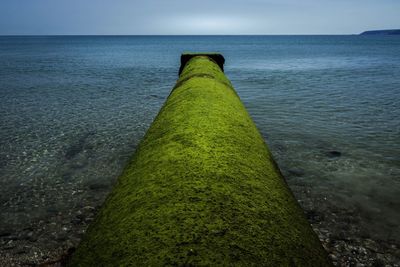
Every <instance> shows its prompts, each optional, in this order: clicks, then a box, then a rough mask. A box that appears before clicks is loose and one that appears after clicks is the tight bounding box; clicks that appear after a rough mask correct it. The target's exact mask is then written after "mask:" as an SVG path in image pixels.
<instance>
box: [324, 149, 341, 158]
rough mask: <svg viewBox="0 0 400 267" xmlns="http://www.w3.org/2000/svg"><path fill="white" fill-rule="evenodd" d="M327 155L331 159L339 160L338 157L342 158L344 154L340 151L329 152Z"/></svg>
mask: <svg viewBox="0 0 400 267" xmlns="http://www.w3.org/2000/svg"><path fill="white" fill-rule="evenodd" d="M327 155H328V156H329V157H331V158H338V157H340V156H341V155H342V153H341V152H339V151H335V150H333V151H329V152H328V153H327Z"/></svg>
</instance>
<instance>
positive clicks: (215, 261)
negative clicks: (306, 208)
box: [70, 54, 331, 266]
mask: <svg viewBox="0 0 400 267" xmlns="http://www.w3.org/2000/svg"><path fill="white" fill-rule="evenodd" d="M221 265H223V266H331V262H330V260H329V259H328V256H327V253H326V252H325V251H324V249H323V247H322V245H321V243H320V241H319V240H318V237H317V235H316V234H315V233H314V232H313V230H312V228H311V227H310V225H309V223H308V222H307V220H306V217H305V215H304V213H303V210H302V209H301V208H300V206H299V205H298V203H297V201H296V200H295V199H294V197H293V195H292V193H291V191H290V190H289V188H288V186H287V184H286V182H285V181H284V178H283V177H282V175H281V173H280V171H279V169H278V167H277V165H276V163H275V161H274V160H273V158H272V156H271V153H270V152H269V150H268V148H267V146H266V144H265V142H264V139H263V137H262V135H261V134H260V133H259V131H258V129H257V127H256V126H255V124H254V122H253V121H252V119H251V118H250V116H249V114H248V113H247V111H246V109H245V107H244V105H243V104H242V102H241V101H240V99H239V97H238V95H237V93H236V92H235V90H234V89H233V87H232V85H231V83H230V81H229V80H228V78H227V77H226V76H225V74H224V73H223V71H222V68H221V67H220V66H219V65H218V64H217V63H216V61H215V60H213V59H212V58H210V57H208V56H205V55H204V54H202V55H193V54H191V57H190V59H189V60H188V61H187V62H186V63H185V64H184V66H183V68H182V73H181V75H180V78H179V80H178V81H177V85H176V86H175V87H174V89H173V90H172V92H171V94H170V95H169V97H168V99H167V100H166V102H165V103H164V105H163V107H162V108H161V111H160V112H159V114H158V115H157V117H156V118H155V120H154V122H153V123H152V125H151V127H150V129H149V130H148V131H147V133H146V135H145V137H144V138H143V140H142V141H141V143H140V145H139V146H138V148H137V150H136V152H135V154H134V156H133V158H132V159H131V161H130V162H129V163H128V165H127V167H126V168H125V170H124V172H123V173H122V175H121V176H120V177H119V179H118V181H117V183H116V185H115V186H114V188H113V190H112V192H111V193H110V195H109V196H108V198H107V199H106V201H105V203H104V205H103V206H102V208H101V209H100V211H99V213H98V214H97V216H96V218H95V220H94V221H93V223H92V224H91V225H90V226H89V228H88V231H87V233H86V235H85V236H84V238H83V240H82V242H81V244H80V245H79V247H78V248H77V250H76V252H75V254H74V255H73V256H72V260H71V262H70V266H221Z"/></svg>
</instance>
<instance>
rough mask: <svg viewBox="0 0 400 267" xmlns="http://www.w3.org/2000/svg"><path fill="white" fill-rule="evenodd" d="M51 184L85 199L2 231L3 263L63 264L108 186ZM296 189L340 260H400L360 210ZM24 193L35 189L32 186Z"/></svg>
mask: <svg viewBox="0 0 400 267" xmlns="http://www.w3.org/2000/svg"><path fill="white" fill-rule="evenodd" d="M291 172H292V174H290V173H288V174H287V175H301V173H299V172H300V171H299V170H297V172H298V173H295V171H294V170H292V171H291ZM293 173H295V174H293ZM49 190H50V191H51V192H53V193H52V194H51V195H50V197H53V198H61V199H64V200H66V201H67V200H68V199H70V198H71V196H73V197H74V198H75V199H79V203H80V204H79V205H77V206H75V207H71V208H70V209H68V210H65V211H64V212H58V211H56V210H55V211H54V216H51V217H48V218H47V219H46V220H39V221H36V222H35V223H32V224H31V225H30V226H29V227H26V228H24V229H19V230H18V231H12V230H11V229H10V230H9V231H7V230H3V231H2V232H0V266H36V265H37V264H43V265H41V266H62V263H63V262H64V261H65V259H67V258H68V253H70V252H72V251H73V249H74V248H75V247H76V246H77V245H78V243H79V240H80V239H81V237H82V235H83V234H84V233H85V230H86V228H87V226H88V224H89V223H90V222H91V221H92V220H93V218H94V216H95V214H96V212H97V210H98V209H99V206H100V203H101V201H102V200H103V199H104V197H105V196H106V194H107V192H108V190H107V189H105V188H102V187H98V188H97V187H96V186H94V187H93V188H91V189H89V190H94V191H96V194H95V195H96V196H97V197H96V198H88V194H87V192H85V191H84V190H79V189H77V188H75V187H74V186H72V185H68V184H67V185H60V188H52V189H50V188H49ZM292 190H293V192H294V194H295V196H296V198H297V199H298V201H299V202H300V204H301V206H302V207H303V208H304V210H305V214H306V216H307V218H308V220H309V222H310V223H311V225H312V227H313V229H314V230H315V232H316V233H317V234H318V236H319V238H320V240H321V242H322V244H323V245H324V247H325V249H326V250H327V251H328V252H329V255H330V258H331V259H332V261H333V263H334V265H335V266H399V262H400V249H399V248H400V246H399V244H398V243H396V241H395V240H393V241H390V240H385V241H383V240H379V239H375V238H372V237H371V235H370V233H368V232H367V231H365V230H363V229H360V228H359V227H358V225H359V224H358V222H359V220H361V218H360V216H359V214H358V213H357V210H345V209H343V208H339V207H335V206H334V205H332V201H331V199H330V198H331V196H329V195H318V194H315V193H312V192H311V191H312V190H310V188H307V187H306V186H302V185H294V186H292ZM25 194H33V195H35V192H29V191H28V186H27V191H26V192H25ZM36 200H38V199H35V198H34V199H33V201H36Z"/></svg>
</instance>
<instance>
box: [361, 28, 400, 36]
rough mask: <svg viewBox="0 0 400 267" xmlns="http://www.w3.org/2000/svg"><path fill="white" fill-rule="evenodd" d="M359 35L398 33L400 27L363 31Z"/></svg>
mask: <svg viewBox="0 0 400 267" xmlns="http://www.w3.org/2000/svg"><path fill="white" fill-rule="evenodd" d="M360 35H400V29H396V30H377V31H365V32H362V33H360Z"/></svg>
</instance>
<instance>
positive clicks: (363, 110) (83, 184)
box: [0, 36, 400, 241]
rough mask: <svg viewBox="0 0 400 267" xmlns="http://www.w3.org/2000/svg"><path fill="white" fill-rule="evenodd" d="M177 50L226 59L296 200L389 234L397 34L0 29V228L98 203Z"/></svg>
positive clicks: (398, 216) (393, 211)
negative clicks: (5, 32)
mask: <svg viewBox="0 0 400 267" xmlns="http://www.w3.org/2000/svg"><path fill="white" fill-rule="evenodd" d="M184 51H218V52H221V53H222V54H223V55H224V56H225V58H226V65H225V72H226V74H227V76H228V77H229V78H230V80H231V81H232V83H233V85H234V87H235V89H236V90H237V92H238V94H239V96H240V97H241V99H242V101H243V102H244V104H245V106H246V107H247V109H248V111H249V113H250V115H251V116H252V118H253V119H254V121H255V123H256V124H257V126H258V128H259V129H260V131H261V133H262V134H263V136H264V137H265V140H266V142H267V143H268V145H269V147H270V149H271V151H272V153H273V155H274V157H275V159H276V160H277V162H278V165H279V166H280V168H281V170H282V172H283V174H284V175H285V177H286V180H287V182H288V183H289V185H290V187H291V188H292V190H293V191H294V194H295V196H296V197H297V199H298V200H299V202H300V204H302V203H304V208H305V209H306V210H307V209H311V210H318V212H319V213H322V214H324V213H326V215H327V216H326V217H327V218H331V217H330V216H328V214H332V213H337V214H339V215H338V216H339V218H338V220H340V216H341V215H340V214H341V212H340V211H351V213H352V214H353V215H352V216H353V217H357V218H358V219H357V220H349V221H347V223H348V224H354V227H356V228H360V229H365V231H367V232H369V234H370V235H373V236H375V237H376V238H379V239H391V240H393V239H394V240H397V241H399V239H400V230H399V223H398V222H400V209H399V207H400V157H399V154H400V153H399V152H400V38H399V37H395V36H26V37H23V36H16V37H6V36H4V37H0V230H1V231H3V233H5V234H4V235H8V234H9V233H11V232H13V231H15V232H19V231H22V230H23V229H27V227H28V228H29V227H32V225H36V224H37V223H38V222H39V225H46V224H57V225H58V224H60V225H61V226H62V227H63V228H62V229H64V227H69V225H71V220H72V222H73V219H76V218H75V217H76V216H77V215H76V212H80V210H84V209H85V208H87V207H98V206H100V205H101V203H102V201H103V200H104V198H105V197H106V195H107V193H108V192H109V191H110V190H111V188H112V184H113V183H114V182H115V180H116V178H117V177H118V175H119V174H120V173H121V171H122V169H123V167H124V165H125V164H126V163H127V161H128V160H129V158H130V157H131V155H132V154H133V151H134V150H135V147H136V146H137V144H138V142H139V141H140V139H141V138H142V137H143V135H144V134H145V132H146V130H147V129H148V127H149V126H150V124H151V122H152V120H153V119H154V117H155V116H156V115H157V113H158V111H159V109H160V107H161V106H162V104H163V102H164V101H165V99H166V97H167V96H168V94H169V92H170V90H171V89H172V87H173V86H174V84H175V82H176V79H177V78H178V76H177V75H178V69H179V65H180V62H179V59H180V54H181V53H182V52H184ZM310 199H311V204H310V205H311V206H312V207H310V206H309V204H306V203H309V202H310ZM302 205H303V204H302ZM342 214H346V212H344V213H342ZM78 215H79V214H78ZM63 225H64V226H63ZM61 226H60V227H61ZM43 227H44V226H43ZM54 227H55V226H54ZM54 227H53V228H54ZM53 228H46V227H44V228H43V229H53ZM54 229H55V228H54ZM60 229H61V228H60ZM35 230H36V229H33V231H35ZM1 231H0V232H1ZM54 231H55V230H54ZM60 231H61V230H60ZM39 241H40V238H39Z"/></svg>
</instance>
